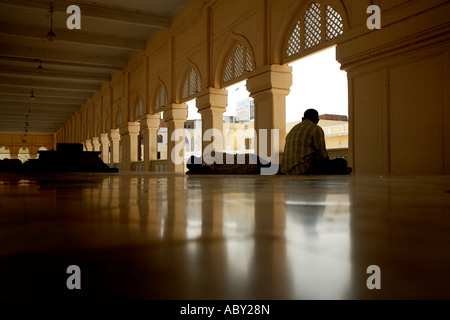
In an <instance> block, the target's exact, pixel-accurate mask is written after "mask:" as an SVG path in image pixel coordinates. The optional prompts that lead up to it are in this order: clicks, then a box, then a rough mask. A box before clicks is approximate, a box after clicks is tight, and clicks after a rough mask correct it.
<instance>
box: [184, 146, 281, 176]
mask: <svg viewBox="0 0 450 320" xmlns="http://www.w3.org/2000/svg"><path fill="white" fill-rule="evenodd" d="M216 159H218V160H220V161H216ZM271 166H272V164H271V163H270V162H268V161H265V160H264V159H261V158H260V157H258V156H257V155H255V154H248V153H246V154H240V155H238V154H230V153H221V152H217V153H216V152H214V151H213V152H212V153H211V157H210V158H208V159H201V158H200V157H195V156H191V157H190V158H189V160H188V162H187V168H188V170H189V171H188V172H187V173H188V174H193V173H197V174H261V168H270V167H271ZM273 166H275V165H273ZM276 168H277V169H278V165H277V166H276ZM277 171H278V170H276V172H277Z"/></svg>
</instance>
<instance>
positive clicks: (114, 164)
mask: <svg viewBox="0 0 450 320" xmlns="http://www.w3.org/2000/svg"><path fill="white" fill-rule="evenodd" d="M109 166H110V167H111V168H117V169H119V171H121V170H122V163H113V164H110V165H109Z"/></svg>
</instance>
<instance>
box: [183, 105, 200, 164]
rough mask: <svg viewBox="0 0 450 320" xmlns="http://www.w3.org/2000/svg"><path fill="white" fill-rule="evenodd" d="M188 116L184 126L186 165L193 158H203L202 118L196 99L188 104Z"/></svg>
mask: <svg viewBox="0 0 450 320" xmlns="http://www.w3.org/2000/svg"><path fill="white" fill-rule="evenodd" d="M186 104H187V106H188V116H187V119H186V122H185V124H184V135H185V143H184V159H185V163H186V162H187V159H189V158H190V157H191V156H196V157H201V156H202V141H203V135H202V116H201V114H200V113H199V112H198V109H197V105H196V99H194V100H190V101H187V102H186Z"/></svg>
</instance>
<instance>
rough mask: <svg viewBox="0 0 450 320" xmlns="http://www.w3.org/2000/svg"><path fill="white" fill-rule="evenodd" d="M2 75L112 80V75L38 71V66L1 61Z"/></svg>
mask: <svg viewBox="0 0 450 320" xmlns="http://www.w3.org/2000/svg"><path fill="white" fill-rule="evenodd" d="M0 75H13V76H25V77H33V78H36V77H38V78H52V79H66V80H83V81H94V82H108V81H110V80H111V77H110V76H106V75H100V74H94V73H81V72H64V71H56V70H48V69H44V70H42V71H40V72H39V71H38V70H37V69H36V68H33V69H30V68H26V67H11V66H7V65H3V64H2V63H0Z"/></svg>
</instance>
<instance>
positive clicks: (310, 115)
mask: <svg viewBox="0 0 450 320" xmlns="http://www.w3.org/2000/svg"><path fill="white" fill-rule="evenodd" d="M306 119H308V120H310V121H312V122H313V123H315V124H318V123H319V113H318V112H317V110H316V109H308V110H306V111H305V113H304V115H303V118H302V120H306Z"/></svg>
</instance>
